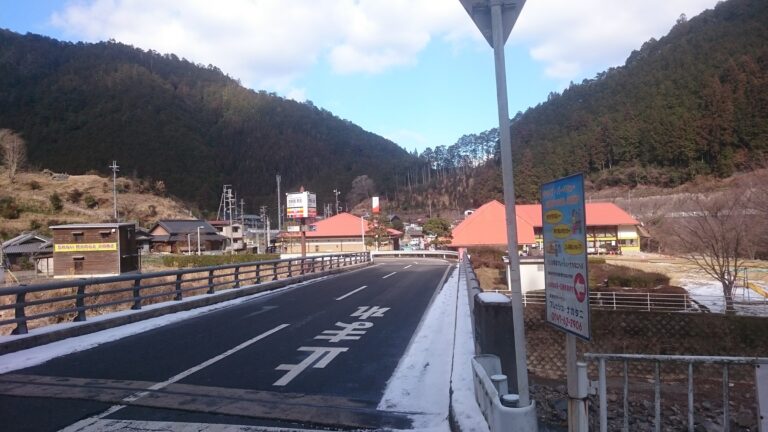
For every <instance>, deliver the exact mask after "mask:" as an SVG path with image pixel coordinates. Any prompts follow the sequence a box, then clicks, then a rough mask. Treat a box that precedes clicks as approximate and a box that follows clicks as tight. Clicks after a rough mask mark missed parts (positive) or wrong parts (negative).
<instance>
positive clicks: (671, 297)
mask: <svg viewBox="0 0 768 432" xmlns="http://www.w3.org/2000/svg"><path fill="white" fill-rule="evenodd" d="M490 292H497V293H501V294H504V295H509V291H508V290H494V291H490ZM721 303H723V296H721V295H713V296H707V295H699V294H697V295H690V294H655V293H621V292H594V291H593V292H590V293H589V304H590V307H591V308H593V309H602V310H625V311H626V310H634V311H647V312H651V311H656V312H710V309H711V308H710V306H707V304H721ZM529 304H533V305H543V304H546V294H545V293H544V292H543V291H534V292H527V293H523V305H526V306H527V305H529ZM746 304H747V305H749V306H755V307H758V308H761V307H765V312H766V314H768V299H764V300H758V301H751V302H748V303H746Z"/></svg>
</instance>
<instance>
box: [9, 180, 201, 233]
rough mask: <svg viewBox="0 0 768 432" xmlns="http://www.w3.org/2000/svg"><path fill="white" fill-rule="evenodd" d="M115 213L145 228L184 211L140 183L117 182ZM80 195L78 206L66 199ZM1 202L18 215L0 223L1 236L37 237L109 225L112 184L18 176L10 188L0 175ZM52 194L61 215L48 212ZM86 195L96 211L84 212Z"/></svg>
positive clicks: (186, 216) (177, 216) (179, 206)
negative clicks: (67, 226)
mask: <svg viewBox="0 0 768 432" xmlns="http://www.w3.org/2000/svg"><path fill="white" fill-rule="evenodd" d="M117 184H118V190H121V191H123V192H120V193H118V196H117V200H118V213H119V214H120V219H121V220H130V221H136V222H138V223H139V224H140V225H143V226H147V225H149V224H151V223H153V222H155V221H157V220H159V219H175V218H188V217H189V210H188V209H186V208H185V207H184V206H183V205H182V204H181V203H180V202H178V201H176V200H174V199H172V198H166V197H161V196H158V195H154V194H152V193H151V192H150V190H149V187H148V185H147V184H145V183H144V182H142V181H134V180H130V179H127V178H122V177H118V179H117ZM75 189H77V190H78V191H80V192H81V193H82V197H81V199H80V201H79V202H78V203H73V202H70V201H69V200H68V199H67V198H68V196H69V194H70V193H71V192H72V191H74V190H75ZM0 191H2V192H0V197H4V196H5V197H11V198H13V199H14V201H15V202H16V204H17V206H18V207H19V208H20V209H21V214H20V215H19V218H18V219H5V218H2V217H0V236H4V237H6V238H7V237H11V236H13V235H16V234H18V233H20V232H22V231H29V230H32V229H36V228H35V227H36V226H38V225H39V226H40V229H41V230H42V231H45V230H46V228H47V227H48V226H49V225H51V224H58V223H98V222H107V221H111V219H112V215H113V202H112V179H111V178H107V177H101V176H98V175H72V176H69V177H68V178H67V179H66V180H54V179H53V178H51V176H49V175H46V174H43V173H39V172H22V173H19V174H17V175H16V179H15V181H14V182H13V183H11V182H10V180H9V178H8V176H7V175H5V173H4V172H0ZM54 192H56V193H57V194H58V195H59V196H60V197H61V200H62V204H63V208H62V209H61V211H58V212H56V211H54V210H53V209H52V207H51V203H50V199H49V198H50V196H51V195H52V194H53V193H54ZM86 195H90V196H92V197H93V198H94V200H95V202H96V203H97V205H96V206H95V207H94V208H88V206H87V205H86V204H85V200H84V197H85V196H86Z"/></svg>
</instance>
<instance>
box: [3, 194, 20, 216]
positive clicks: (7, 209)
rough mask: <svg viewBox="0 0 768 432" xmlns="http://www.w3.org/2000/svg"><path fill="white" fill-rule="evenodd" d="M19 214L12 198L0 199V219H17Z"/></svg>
mask: <svg viewBox="0 0 768 432" xmlns="http://www.w3.org/2000/svg"><path fill="white" fill-rule="evenodd" d="M20 214H21V210H20V209H19V206H18V205H17V204H16V200H14V199H13V197H0V217H2V218H5V219H18V218H19V215H20Z"/></svg>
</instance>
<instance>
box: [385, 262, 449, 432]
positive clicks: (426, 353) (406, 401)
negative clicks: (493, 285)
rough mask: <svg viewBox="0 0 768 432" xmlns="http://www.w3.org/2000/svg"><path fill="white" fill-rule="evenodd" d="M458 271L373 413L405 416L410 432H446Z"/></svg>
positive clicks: (426, 317) (435, 300)
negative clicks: (380, 412)
mask: <svg viewBox="0 0 768 432" xmlns="http://www.w3.org/2000/svg"><path fill="white" fill-rule="evenodd" d="M458 273H459V270H458V269H456V270H454V271H453V273H452V275H451V277H450V278H449V279H448V280H447V281H446V282H445V284H444V285H443V286H442V288H441V290H440V292H439V293H438V294H437V296H436V297H435V299H434V301H433V303H432V305H431V306H430V308H429V310H428V311H427V315H426V316H425V317H424V321H423V322H422V323H421V325H420V327H419V329H418V332H417V333H416V335H415V336H414V338H413V340H412V341H411V344H410V345H409V346H408V349H407V350H406V352H405V354H404V355H403V357H402V358H401V359H400V363H398V365H397V368H396V369H395V373H394V374H393V375H392V377H391V378H390V379H389V381H388V382H387V387H386V389H385V390H384V396H383V397H382V398H381V402H379V406H378V407H377V409H379V410H384V411H400V412H407V413H409V414H410V417H411V419H412V421H413V428H414V430H422V431H427V430H430V431H448V430H450V428H449V424H448V406H449V397H450V376H451V357H452V356H453V328H454V325H455V317H456V290H457V288H458Z"/></svg>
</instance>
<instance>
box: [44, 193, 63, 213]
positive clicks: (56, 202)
mask: <svg viewBox="0 0 768 432" xmlns="http://www.w3.org/2000/svg"><path fill="white" fill-rule="evenodd" d="M48 201H50V202H51V208H52V209H53V211H57V212H58V211H61V209H62V208H64V205H63V203H62V202H61V197H60V196H59V194H58V193H57V192H54V193H52V194H51V196H49V197H48Z"/></svg>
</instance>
